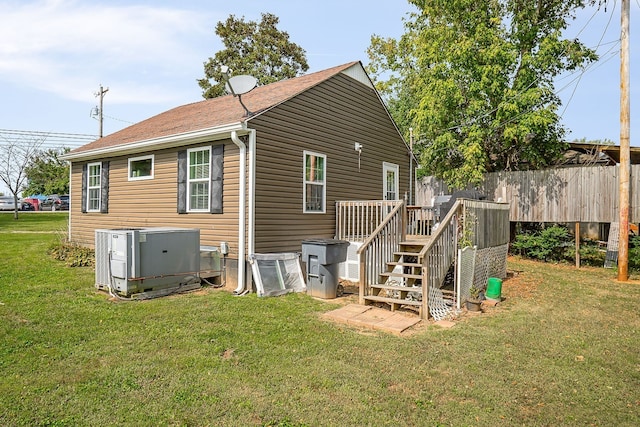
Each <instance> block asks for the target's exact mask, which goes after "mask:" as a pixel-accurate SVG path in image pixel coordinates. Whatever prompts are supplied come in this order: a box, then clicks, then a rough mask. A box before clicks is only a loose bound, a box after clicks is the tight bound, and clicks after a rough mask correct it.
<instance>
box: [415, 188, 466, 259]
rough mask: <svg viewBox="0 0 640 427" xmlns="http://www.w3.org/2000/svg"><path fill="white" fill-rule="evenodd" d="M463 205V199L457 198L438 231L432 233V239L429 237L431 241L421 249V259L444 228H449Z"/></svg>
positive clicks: (419, 256)
mask: <svg viewBox="0 0 640 427" xmlns="http://www.w3.org/2000/svg"><path fill="white" fill-rule="evenodd" d="M463 205H464V201H463V199H456V201H455V203H454V204H453V206H452V207H451V209H449V212H447V215H446V216H445V217H444V219H443V220H442V221H441V222H440V225H438V228H437V229H436V232H435V233H433V234H432V235H431V239H429V242H428V243H427V244H426V245H424V247H423V248H422V250H421V251H420V254H419V255H418V259H419V260H422V259H423V258H424V256H425V255H426V254H427V252H428V251H430V250H431V248H432V247H433V246H434V245H435V244H436V243H437V241H438V240H439V238H440V235H441V234H442V233H444V230H445V229H446V228H447V226H448V225H449V223H450V222H451V220H452V218H453V217H454V216H455V214H456V213H458V210H459V209H460V207H461V206H463Z"/></svg>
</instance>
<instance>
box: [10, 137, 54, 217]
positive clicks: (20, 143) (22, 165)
mask: <svg viewBox="0 0 640 427" xmlns="http://www.w3.org/2000/svg"><path fill="white" fill-rule="evenodd" d="M45 139H46V138H43V137H39V136H38V137H35V136H34V137H25V136H21V137H20V138H15V139H11V138H9V137H6V136H3V137H2V139H1V140H0V179H1V180H2V182H4V184H5V185H6V186H7V188H8V189H9V191H10V192H11V194H12V195H13V201H14V203H15V210H14V213H13V217H14V219H18V208H19V204H18V193H19V192H20V191H21V190H22V188H23V186H24V183H25V181H26V179H27V175H26V169H27V167H28V166H29V164H30V162H31V160H32V159H33V158H34V156H35V155H36V154H37V153H38V150H40V147H41V146H42V143H43V142H44V141H45Z"/></svg>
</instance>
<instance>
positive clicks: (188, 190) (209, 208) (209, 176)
mask: <svg viewBox="0 0 640 427" xmlns="http://www.w3.org/2000/svg"><path fill="white" fill-rule="evenodd" d="M205 150H208V151H209V174H208V175H207V177H206V178H198V179H191V178H190V173H189V172H190V170H191V156H190V154H191V153H193V152H194V151H205ZM212 157H213V147H212V146H211V145H208V146H203V147H195V148H189V149H187V213H208V212H210V210H211V168H212V164H211V159H212ZM192 182H205V183H206V184H207V189H208V190H207V207H206V208H204V209H193V208H192V207H191V183H192Z"/></svg>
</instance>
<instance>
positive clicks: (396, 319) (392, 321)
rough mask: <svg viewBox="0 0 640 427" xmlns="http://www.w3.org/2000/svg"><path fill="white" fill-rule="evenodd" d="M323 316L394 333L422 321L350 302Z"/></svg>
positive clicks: (415, 317)
mask: <svg viewBox="0 0 640 427" xmlns="http://www.w3.org/2000/svg"><path fill="white" fill-rule="evenodd" d="M323 317H325V318H327V319H331V320H334V321H337V322H340V323H346V324H348V325H352V326H358V327H364V328H370V329H377V330H382V331H386V332H391V333H394V334H400V333H402V331H404V330H406V329H408V328H410V327H411V326H413V325H415V324H417V323H419V322H420V318H418V317H417V316H406V315H404V314H401V313H397V312H392V311H389V310H385V309H383V308H378V307H372V306H364V305H359V304H349V305H346V306H344V307H341V308H339V309H337V310H332V311H329V312H327V313H324V314H323Z"/></svg>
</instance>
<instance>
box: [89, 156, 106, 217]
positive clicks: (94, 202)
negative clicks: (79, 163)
mask: <svg viewBox="0 0 640 427" xmlns="http://www.w3.org/2000/svg"><path fill="white" fill-rule="evenodd" d="M101 188H102V163H89V164H88V165H87V211H88V212H100V207H101V206H100V203H101V201H102V196H101V191H100V189H101Z"/></svg>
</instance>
